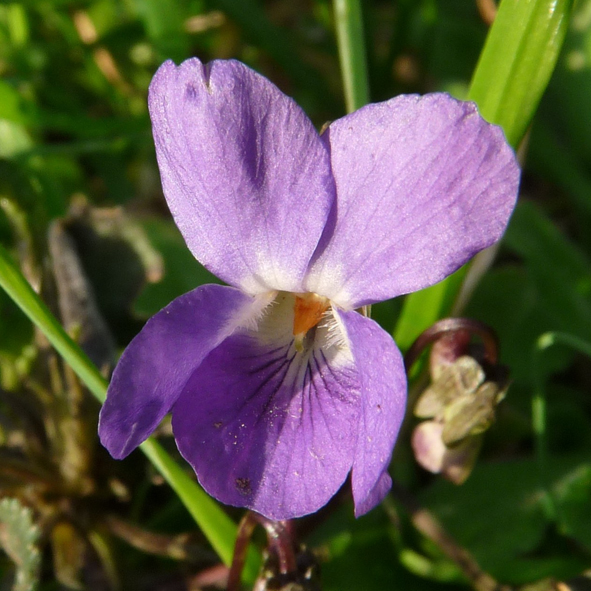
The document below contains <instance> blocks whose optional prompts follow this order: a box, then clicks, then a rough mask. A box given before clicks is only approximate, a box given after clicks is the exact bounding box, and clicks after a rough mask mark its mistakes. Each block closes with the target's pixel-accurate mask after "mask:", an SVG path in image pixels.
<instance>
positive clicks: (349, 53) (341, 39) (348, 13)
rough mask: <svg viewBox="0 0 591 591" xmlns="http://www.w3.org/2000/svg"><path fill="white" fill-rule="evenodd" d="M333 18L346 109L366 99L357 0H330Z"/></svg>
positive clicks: (366, 90)
mask: <svg viewBox="0 0 591 591" xmlns="http://www.w3.org/2000/svg"><path fill="white" fill-rule="evenodd" d="M333 7H334V18H335V26H336V33H337V41H338V46H339V59H340V63H341V73H342V77H343V87H344V91H345V104H346V107H347V112H349V113H351V112H352V111H355V110H356V109H359V108H360V107H363V105H365V104H367V103H368V102H369V81H368V75H367V59H366V55H365V42H364V35H363V21H362V16H361V2H360V1H359V0H334V2H333Z"/></svg>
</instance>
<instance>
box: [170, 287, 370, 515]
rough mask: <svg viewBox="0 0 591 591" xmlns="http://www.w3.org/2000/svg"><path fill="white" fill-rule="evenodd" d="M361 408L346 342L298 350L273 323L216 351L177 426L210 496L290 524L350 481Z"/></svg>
mask: <svg viewBox="0 0 591 591" xmlns="http://www.w3.org/2000/svg"><path fill="white" fill-rule="evenodd" d="M290 297H291V296H290ZM292 310H293V299H292ZM274 313H276V312H274V311H273V308H271V309H270V312H269V316H270V315H272V314H274ZM292 318H293V316H292ZM271 320H273V319H271ZM267 324H269V323H267ZM271 324H272V322H271ZM285 324H286V325H289V322H287V323H285ZM318 330H322V329H318ZM270 336H273V337H274V338H272V339H271V338H269V337H270ZM323 342H326V339H323ZM358 414H359V388H358V383H357V375H356V371H355V368H354V365H353V362H352V359H351V358H350V356H348V355H343V354H341V353H340V352H339V350H338V346H337V345H334V346H329V347H324V348H320V347H316V346H314V347H312V348H308V349H306V350H305V351H304V352H302V353H300V352H296V350H295V348H294V345H293V335H288V334H287V333H286V332H285V331H283V329H281V328H280V327H279V328H278V329H277V330H276V331H275V332H274V333H273V335H272V334H271V333H270V332H269V331H268V327H267V328H264V327H263V328H259V333H258V334H256V333H254V332H252V331H251V332H248V333H243V334H236V335H234V336H231V337H229V338H228V339H226V340H225V341H224V342H223V343H222V344H221V345H220V346H219V347H217V348H216V349H215V350H214V351H212V353H211V354H210V355H209V356H208V357H207V358H206V359H205V361H204V362H203V363H202V364H201V365H200V366H199V368H198V369H197V370H196V371H195V372H194V374H193V376H192V377H191V380H190V381H189V382H188V383H187V385H186V387H185V389H184V390H183V393H182V395H181V396H180V398H179V400H178V401H177V403H176V404H175V406H174V408H173V413H172V425H173V430H174V435H175V438H176V441H177V445H178V448H179V450H180V452H181V454H182V455H183V456H184V457H185V459H186V460H187V461H188V462H189V463H190V464H191V465H192V466H193V468H194V470H195V472H196V474H197V477H198V479H199V482H200V483H201V485H202V486H203V487H204V488H205V490H206V491H207V492H209V494H211V495H212V496H213V497H215V498H216V499H218V500H220V501H222V502H223V503H227V504H229V505H235V506H241V507H247V508H249V509H252V510H254V511H257V512H258V513H261V514H262V515H265V516H267V517H269V518H271V519H277V520H281V519H291V518H294V517H299V516H301V515H305V514H308V513H312V512H314V511H316V510H318V509H319V508H320V507H322V506H323V505H324V504H325V503H327V502H328V500H329V499H330V498H331V497H332V496H333V495H334V494H335V493H336V492H337V490H338V489H339V487H340V486H341V485H342V484H343V482H344V481H345V479H346V477H347V474H348V473H349V471H350V469H351V464H352V461H353V455H354V452H355V444H356V427H355V426H356V424H357V420H358Z"/></svg>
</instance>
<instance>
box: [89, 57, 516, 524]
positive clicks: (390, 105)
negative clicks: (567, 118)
mask: <svg viewBox="0 0 591 591" xmlns="http://www.w3.org/2000/svg"><path fill="white" fill-rule="evenodd" d="M149 106H150V114H151V117H152V123H153V131H154V140H155V143H156V154H157V157H158V164H159V167H160V173H161V176H162V184H163V187H164V194H165V196H166V199H167V201H168V205H169V207H170V210H171V212H172V215H173V217H174V219H175V222H176V224H177V225H178V227H179V229H180V231H181V233H182V234H183V237H184V239H185V241H186V243H187V246H188V247H189V249H190V250H191V252H192V253H193V254H194V255H195V257H196V258H197V259H198V260H199V261H200V262H201V263H203V265H205V267H207V268H208V269H209V270H211V271H212V272H213V273H215V274H216V275H217V276H218V277H220V278H221V279H223V280H224V281H225V282H226V283H228V284H229V285H230V287H225V286H219V285H204V286H201V287H198V288H197V289H195V290H193V291H191V292H189V293H187V294H185V295H183V296H181V297H179V298H178V299H176V300H174V301H173V302H172V303H171V304H169V305H168V306H167V307H166V308H164V310H162V311H161V312H159V313H158V314H156V316H154V317H153V318H152V319H151V320H149V321H148V322H147V324H146V325H145V327H144V328H143V330H142V331H141V332H140V334H139V335H138V336H137V337H136V338H135V339H134V340H133V341H132V343H131V344H130V345H129V347H128V348H127V349H126V350H125V352H124V353H123V355H122V357H121V360H120V361H119V364H118V366H117V368H116V369H115V372H114V374H113V379H112V382H111V385H110V387H109V391H108V395H107V401H106V403H105V405H104V407H103V409H102V412H101V417H100V426H99V432H100V437H101V440H102V442H103V444H104V445H105V446H106V447H107V449H108V450H109V451H110V452H111V454H112V455H113V456H114V457H116V458H123V457H125V456H126V455H127V454H129V453H130V452H131V451H132V450H133V449H134V448H136V447H137V446H138V445H139V444H140V443H141V442H142V441H143V440H144V439H145V438H146V437H148V435H149V434H150V433H151V432H152V431H153V430H154V429H155V428H156V426H157V425H158V423H159V422H160V420H161V419H162V418H163V416H164V415H165V414H166V413H167V412H169V411H172V426H173V430H174V435H175V438H176V442H177V445H178V448H179V450H180V452H181V454H182V455H183V456H184V457H185V458H186V460H187V461H188V462H189V463H190V464H191V465H192V466H193V468H194V469H195V472H196V473H197V476H198V478H199V481H200V483H201V484H202V486H203V487H204V488H205V490H207V491H208V492H209V493H210V494H211V495H212V496H214V497H215V498H217V499H219V500H220V501H222V502H224V503H227V504H230V505H237V506H242V507H248V508H250V509H253V510H255V511H258V512H259V513H262V514H263V515H265V516H267V517H270V518H273V519H288V518H292V517H297V516H300V515H304V514H307V513H311V512H313V511H316V510H317V509H319V508H320V507H322V506H323V505H324V504H325V503H326V502H327V501H328V500H329V499H330V498H331V497H332V496H333V495H334V494H335V493H336V491H337V490H338V489H339V487H340V486H341V485H342V484H343V482H344V481H345V479H346V478H347V475H348V474H349V473H351V484H352V489H353V498H354V502H355V512H356V514H357V515H361V514H363V513H365V512H366V511H369V510H370V509H371V508H372V507H374V506H375V505H376V504H377V503H379V502H380V501H381V500H382V498H383V497H384V495H385V494H386V492H387V491H388V489H389V487H390V484H391V480H390V477H389V476H388V472H387V469H388V464H389V462H390V458H391V455H392V448H393V446H394V442H395V440H396V436H397V433H398V429H399V427H400V423H401V421H402V418H403V415H404V409H405V397H406V379H405V373H404V367H403V364H402V360H401V356H400V352H399V351H398V349H397V347H396V345H395V344H394V342H393V340H392V338H391V337H390V336H389V335H388V334H387V333H386V332H385V331H383V330H382V329H381V328H380V327H379V326H378V325H377V324H376V323H375V322H374V321H373V320H370V319H368V318H366V317H364V316H362V315H361V314H359V313H358V312H356V311H355V310H356V309H357V308H359V307H360V306H363V305H366V304H371V303H374V302H379V301H382V300H385V299H388V298H392V297H395V296H398V295H401V294H405V293H409V292H412V291H415V290H418V289H422V288H424V287H427V286H429V285H432V284H433V283H436V282H437V281H440V280H441V279H443V278H444V277H446V276H447V275H449V274H450V273H452V272H453V271H455V270H456V269H457V268H458V267H460V266H461V265H462V264H463V263H465V262H466V261H467V260H468V259H469V258H470V257H472V256H473V255H474V254H475V253H476V252H478V251H479V250H481V249H483V248H485V247H487V246H489V245H491V244H492V243H493V242H495V241H496V240H498V239H499V237H500V236H501V235H502V233H503V231H504V229H505V226H506V224H507V220H508V218H509V216H510V214H511V211H512V209H513V206H514V203H515V199H516V194H517V188H518V183H519V170H518V167H517V164H516V162H515V157H514V154H513V152H512V150H511V148H510V147H509V146H508V145H507V143H506V142H505V139H504V137H503V133H502V131H501V130H500V129H499V128H498V127H495V126H493V125H490V124H488V123H486V122H485V121H484V120H483V119H482V118H481V117H480V116H479V115H478V113H477V110H476V107H475V105H474V104H472V103H464V102H460V101H457V100H455V99H453V98H451V97H450V96H448V95H446V94H431V95H426V96H424V97H420V96H414V95H413V96H400V97H397V98H394V99H392V100H390V101H387V102H384V103H379V104H373V105H369V106H367V107H364V108H363V109H360V110H359V111H357V112H355V113H353V114H351V115H347V116H346V117H343V118H342V119H339V120H338V121H335V122H334V123H332V124H331V125H330V127H329V128H328V129H327V130H326V132H325V133H324V134H323V135H322V136H319V135H318V133H317V132H316V130H315V129H314V127H313V125H312V123H311V122H310V120H309V119H308V118H307V117H306V115H305V114H304V112H303V111H302V110H301V109H300V108H299V107H298V106H297V105H296V104H295V103H294V102H293V101H292V100H291V99H290V98H289V97H287V96H285V95H284V94H282V93H281V92H280V91H279V90H278V89H277V88H276V87H275V86H274V85H273V84H271V83H270V82H269V81H268V80H266V79H265V78H263V77H262V76H260V75H258V74H256V73H255V72H253V71H252V70H250V69H249V68H247V67H246V66H244V65H242V64H240V63H238V62H235V61H214V62H212V63H211V64H209V65H207V66H204V65H202V64H201V63H200V62H199V60H197V59H191V60H189V61H186V62H184V63H183V64H182V65H181V66H179V67H176V66H175V65H174V64H173V63H172V62H166V63H165V64H164V65H163V66H162V67H161V68H160V69H159V70H158V72H157V73H156V75H155V77H154V80H153V81H152V85H151V87H150V97H149Z"/></svg>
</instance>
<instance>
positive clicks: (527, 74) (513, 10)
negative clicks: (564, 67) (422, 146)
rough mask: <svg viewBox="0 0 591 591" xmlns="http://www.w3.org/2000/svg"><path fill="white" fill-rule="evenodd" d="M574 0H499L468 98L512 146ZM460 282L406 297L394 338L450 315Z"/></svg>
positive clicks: (410, 336)
mask: <svg viewBox="0 0 591 591" xmlns="http://www.w3.org/2000/svg"><path fill="white" fill-rule="evenodd" d="M572 6H573V0H503V1H502V2H501V5H500V7H499V10H498V13H497V17H496V19H495V22H494V23H493V25H492V27H491V29H490V31H489V34H488V37H487V39H486V43H485V45H484V49H483V50H482V53H481V55H480V59H479V61H478V65H477V67H476V71H475V72H474V76H473V78H472V83H471V86H470V91H469V93H468V97H469V98H470V100H473V101H475V102H476V103H477V104H478V108H479V109H480V112H481V113H482V115H483V116H484V118H485V119H487V120H488V121H490V122H491V123H495V124H497V125H500V126H501V127H502V128H503V130H504V131H505V135H506V137H507V139H508V141H509V143H510V144H511V145H512V146H513V147H514V148H516V147H517V146H518V145H519V143H520V142H521V140H522V138H523V136H524V134H525V132H526V130H527V127H528V125H529V123H530V121H531V119H532V117H533V115H534V113H535V110H536V108H537V106H538V103H539V102H540V99H541V97H542V94H543V92H544V90H545V89H546V86H547V84H548V81H549V79H550V76H551V74H552V71H553V70H554V66H555V64H556V60H557V58H558V53H559V51H560V48H561V46H562V42H563V40H564V35H565V33H566V29H567V26H568V21H569V18H570V15H571V11H572ZM459 288H460V284H459V283H458V282H457V281H456V280H455V279H454V278H453V277H450V278H448V279H446V280H445V281H443V282H442V283H441V284H438V285H435V286H433V287H431V288H429V289H426V290H423V291H420V292H417V293H413V294H411V295H409V296H408V297H407V298H406V300H405V302H404V306H403V308H402V313H401V315H400V319H399V321H398V324H397V325H396V328H395V330H394V338H395V339H396V341H397V342H398V343H399V345H400V347H401V348H402V349H405V348H406V347H408V346H409V345H410V344H411V343H412V341H413V340H414V339H415V338H416V337H417V336H418V335H419V334H421V332H423V331H424V330H425V329H426V328H428V327H429V326H430V325H431V324H433V322H434V321H435V320H437V319H438V318H442V317H444V316H445V315H447V314H449V312H450V310H451V305H452V302H453V300H454V299H455V297H456V296H457V293H458V291H459Z"/></svg>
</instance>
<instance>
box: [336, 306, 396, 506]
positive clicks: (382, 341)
mask: <svg viewBox="0 0 591 591" xmlns="http://www.w3.org/2000/svg"><path fill="white" fill-rule="evenodd" d="M339 316H340V318H341V320H342V322H343V324H344V325H345V329H346V331H347V335H348V337H349V340H350V342H351V351H352V353H353V356H354V358H355V367H356V368H357V373H358V379H359V383H360V386H361V414H360V416H359V427H358V433H357V445H356V448H355V457H354V459H353V470H352V473H351V484H352V487H353V500H354V501H355V515H357V516H358V517H359V516H360V515H363V514H364V513H367V511H369V510H370V509H372V508H373V507H375V506H376V505H377V504H378V503H379V502H381V501H382V499H383V498H384V496H385V495H386V493H387V492H388V490H389V489H390V485H391V483H392V481H391V479H390V477H389V476H388V473H387V470H388V465H389V464H390V459H391V458H392V449H393V447H394V443H395V441H396V437H397V436H398V431H399V430H400V425H401V424H402V419H403V418H404V411H405V409H406V373H405V370H404V363H403V361H402V355H401V354H400V351H399V350H398V347H397V346H396V344H395V343H394V340H393V339H392V337H391V336H390V335H389V334H388V333H386V332H385V331H384V330H382V328H380V326H379V325H378V324H377V323H376V322H374V321H373V320H370V319H369V318H365V317H364V316H361V314H358V313H357V312H343V311H341V312H339Z"/></svg>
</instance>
